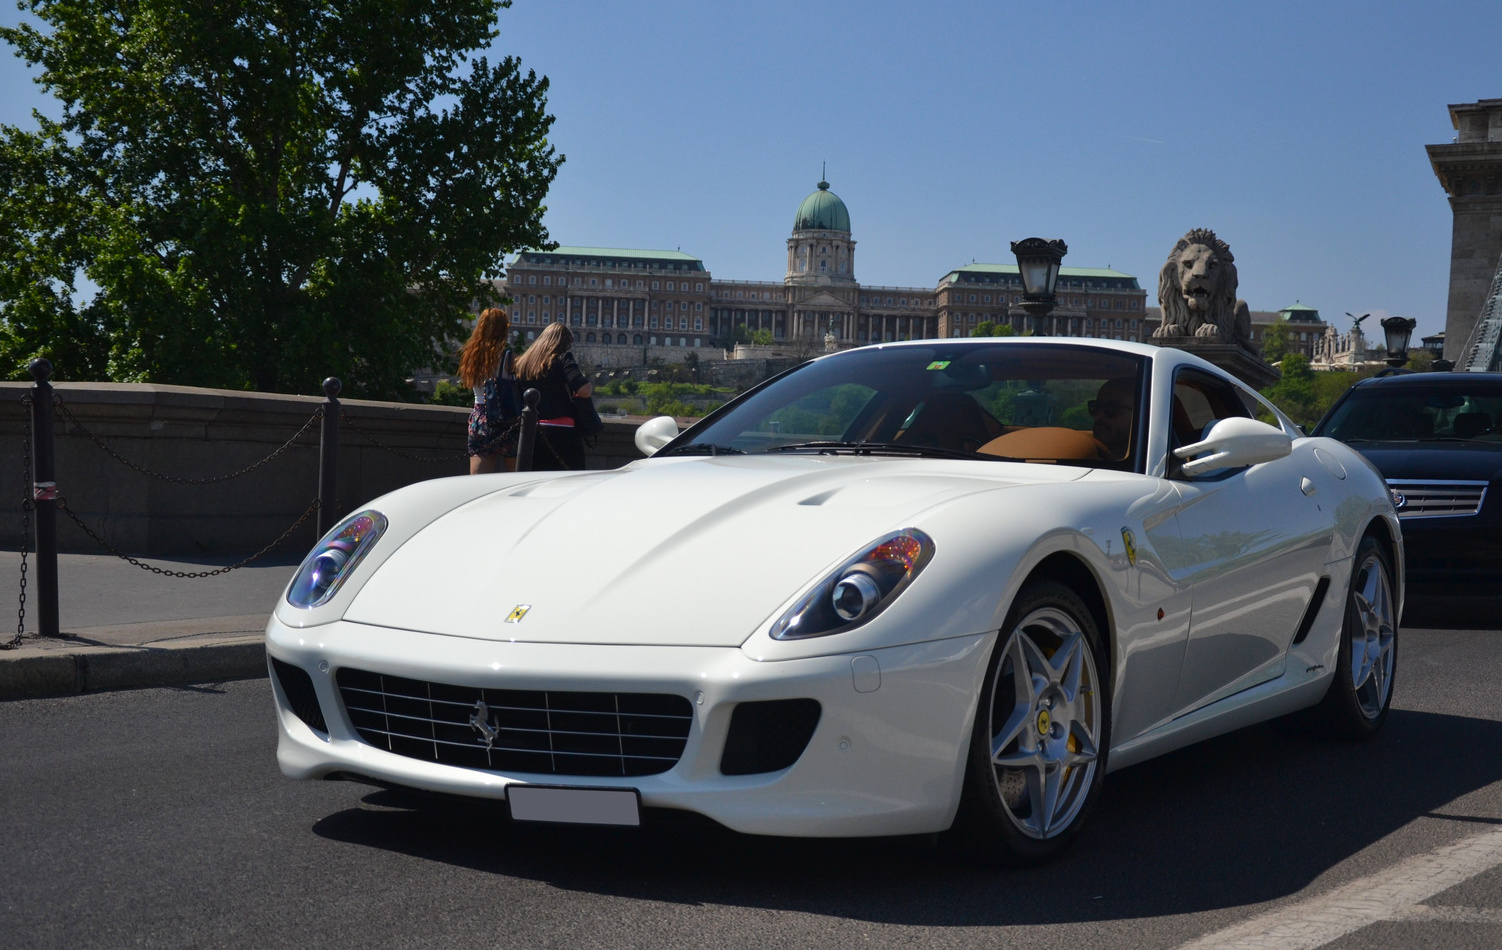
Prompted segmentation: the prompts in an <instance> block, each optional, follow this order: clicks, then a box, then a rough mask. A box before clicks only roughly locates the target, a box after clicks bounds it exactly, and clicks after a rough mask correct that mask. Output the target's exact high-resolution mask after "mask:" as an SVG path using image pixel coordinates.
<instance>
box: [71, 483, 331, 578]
mask: <svg viewBox="0 0 1502 950" xmlns="http://www.w3.org/2000/svg"><path fill="white" fill-rule="evenodd" d="M318 506H319V499H317V498H314V499H313V503H312V504H311V505H309V506H308V510H307V511H304V512H303V513H302V514H301V515H300V516H298V519H297V520H296V521H294V522H292V527H290V528H288V529H287V530H286V531H283V532H282V534H281V537H279V538H277V539H276V540H275V541H273V542H271V543H270V544H268V545H266V546H265V547H264V548H261V550H259V551H257V552H256V553H254V554H252V555H251V556H250V557H248V558H245V559H244V560H243V561H236V562H235V563H234V564H231V565H229V566H228V567H221V568H219V569H218V570H214V571H197V572H189V571H168V570H164V569H162V568H160V567H156V566H154V565H151V564H147V563H145V562H143V561H138V560H136V559H135V558H133V557H131V556H130V555H129V554H125V553H123V552H121V551H119V550H117V549H116V548H115V547H114V546H113V545H111V544H110V543H109V542H108V541H106V540H104V539H103V538H101V537H100V536H99V535H97V534H95V533H94V531H93V529H92V528H90V527H89V526H88V525H86V524H84V523H83V521H82V520H81V519H80V518H79V517H78V516H77V515H75V514H74V513H73V509H72V508H69V507H68V501H67V499H65V498H63V497H62V496H58V499H57V507H58V510H59V511H61V512H62V513H63V514H65V515H67V516H68V517H69V518H72V519H73V523H74V524H76V525H78V527H79V528H80V529H82V530H83V533H84V534H86V535H88V536H89V537H91V538H93V539H94V542H95V543H96V544H98V545H99V546H100V547H102V548H104V549H105V550H106V551H108V552H109V553H111V554H113V555H114V556H115V557H117V558H120V559H121V560H124V561H129V562H130V563H132V564H134V565H135V566H136V567H139V568H140V569H141V570H143V571H150V572H151V573H153V574H161V575H162V576H164V577H186V578H196V577H213V576H215V575H217V574H228V573H229V572H230V571H233V570H235V569H236V568H241V567H244V566H245V565H247V564H249V563H250V562H251V561H254V560H255V559H256V558H259V557H261V556H262V555H265V554H267V553H269V552H270V551H271V550H272V549H273V548H275V547H276V546H277V545H279V544H281V543H282V542H283V541H285V540H287V539H288V538H289V537H291V536H292V532H294V531H296V530H297V529H298V528H300V527H302V524H303V522H304V521H307V520H308V518H309V517H311V516H312V514H313V512H315V511H317V510H318Z"/></svg>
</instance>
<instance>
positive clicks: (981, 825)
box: [953, 581, 1111, 865]
mask: <svg viewBox="0 0 1502 950" xmlns="http://www.w3.org/2000/svg"><path fill="white" fill-rule="evenodd" d="M1105 657H1106V653H1105V650H1104V646H1103V641H1102V638H1101V633H1100V630H1099V629H1098V628H1097V627H1096V624H1095V618H1094V616H1093V615H1092V614H1091V613H1090V610H1089V608H1088V607H1086V606H1085V602H1084V601H1083V600H1081V599H1080V597H1079V595H1078V594H1076V593H1075V592H1074V591H1073V590H1071V589H1070V588H1069V587H1066V586H1065V585H1063V584H1060V583H1058V582H1057V581H1036V582H1033V583H1030V584H1028V585H1027V586H1026V587H1024V588H1023V589H1022V592H1021V593H1020V594H1018V596H1017V600H1016V602H1015V603H1013V605H1012V609H1011V611H1010V612H1009V613H1008V615H1007V621H1006V623H1005V624H1004V625H1003V626H1002V628H1001V634H1000V636H999V637H998V638H997V641H996V647H995V649H994V650H993V651H992V654H991V659H990V662H989V663H988V664H987V668H986V678H985V682H984V683H983V685H982V687H981V693H980V701H979V703H978V704H977V708H976V713H975V724H974V727H973V729H972V730H971V737H970V747H969V751H968V756H967V759H966V768H965V785H964V790H963V793H962V795H961V798H960V812H959V815H958V817H957V818H956V821H955V827H954V829H953V832H954V837H955V839H956V843H957V844H959V845H960V846H961V847H962V848H963V849H964V850H965V851H967V852H969V853H970V854H971V855H972V856H974V857H979V858H981V859H983V860H986V861H994V862H997V863H1002V864H1009V865H1033V864H1039V863H1042V862H1044V861H1047V860H1049V859H1050V858H1052V857H1054V856H1055V855H1057V854H1059V853H1060V852H1061V851H1063V850H1064V849H1065V848H1066V847H1068V845H1069V844H1070V843H1071V842H1072V841H1073V840H1074V838H1075V837H1076V836H1077V835H1078V833H1079V829H1080V827H1081V825H1083V824H1084V822H1085V818H1086V817H1087V816H1088V815H1089V813H1090V811H1091V809H1092V808H1093V807H1094V805H1095V802H1096V800H1097V799H1098V798H1099V797H1100V787H1101V783H1102V781H1103V779H1104V778H1105V772H1106V751H1107V749H1109V747H1110V738H1111V726H1110V710H1111V703H1110V691H1109V676H1108V675H1107V676H1102V675H1101V672H1100V671H1102V670H1107V672H1109V668H1108V664H1106V663H1105V662H1104V660H1105Z"/></svg>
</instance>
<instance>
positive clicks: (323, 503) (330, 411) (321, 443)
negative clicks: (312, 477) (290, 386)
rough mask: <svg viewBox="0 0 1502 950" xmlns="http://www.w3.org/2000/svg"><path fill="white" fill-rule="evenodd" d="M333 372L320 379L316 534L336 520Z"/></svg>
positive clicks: (336, 412) (336, 439)
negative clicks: (321, 383) (320, 425)
mask: <svg viewBox="0 0 1502 950" xmlns="http://www.w3.org/2000/svg"><path fill="white" fill-rule="evenodd" d="M343 388H344V384H343V383H341V382H339V380H338V379H336V378H335V377H333V376H330V377H329V378H328V379H325V380H324V381H323V395H324V400H323V428H322V430H321V431H320V432H319V436H318V536H319V537H320V538H321V537H323V536H324V535H325V534H328V533H329V529H331V528H332V527H334V525H336V524H338V523H339V398H338V397H339V390H341V389H343Z"/></svg>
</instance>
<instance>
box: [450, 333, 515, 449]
mask: <svg viewBox="0 0 1502 950" xmlns="http://www.w3.org/2000/svg"><path fill="white" fill-rule="evenodd" d="M510 332H511V319H510V318H509V317H507V316H506V311H504V310H501V309H498V308H496V307H491V308H489V309H487V310H482V311H480V318H479V319H478V320H476V321H475V329H474V332H473V333H471V334H470V335H469V342H467V343H465V344H464V348H463V349H461V350H460V351H459V380H460V382H462V383H463V384H464V385H466V386H468V387H470V388H471V389H473V390H474V393H475V407H474V409H472V410H470V413H469V473H470V474H471V475H482V474H486V473H489V472H494V471H497V470H498V469H499V467H500V464H501V463H502V462H504V463H505V465H506V471H508V472H514V471H516V427H515V426H514V425H512V424H511V420H506V421H505V422H502V423H501V424H499V425H497V424H496V422H497V420H493V419H490V418H488V417H487V415H486V413H485V384H486V383H487V382H489V381H490V380H492V379H494V378H495V377H496V375H497V374H499V373H500V371H501V360H503V359H505V358H506V356H507V353H506V339H507V335H508V334H509V333H510Z"/></svg>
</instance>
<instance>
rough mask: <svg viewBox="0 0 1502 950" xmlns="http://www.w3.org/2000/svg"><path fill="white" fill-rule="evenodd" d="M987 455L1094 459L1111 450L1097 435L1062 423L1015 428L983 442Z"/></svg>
mask: <svg viewBox="0 0 1502 950" xmlns="http://www.w3.org/2000/svg"><path fill="white" fill-rule="evenodd" d="M977 451H979V452H981V453H983V454H985V455H1004V456H1006V457H1007V458H1014V459H1026V460H1028V461H1037V460H1046V459H1079V460H1084V461H1095V460H1101V459H1107V458H1109V457H1110V455H1109V450H1108V449H1107V448H1106V447H1105V446H1104V445H1102V444H1101V443H1100V441H1099V440H1098V439H1096V438H1095V436H1093V435H1091V434H1090V433H1088V432H1081V431H1079V430H1078V429H1066V428H1064V427H1063V426H1036V427H1034V428H1031V429H1014V430H1012V431H1011V432H1008V433H1007V434H1006V435H1003V436H998V437H997V438H994V439H992V440H991V441H990V442H987V443H986V444H985V445H983V446H981V447H980V448H979V449H978V450H977Z"/></svg>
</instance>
